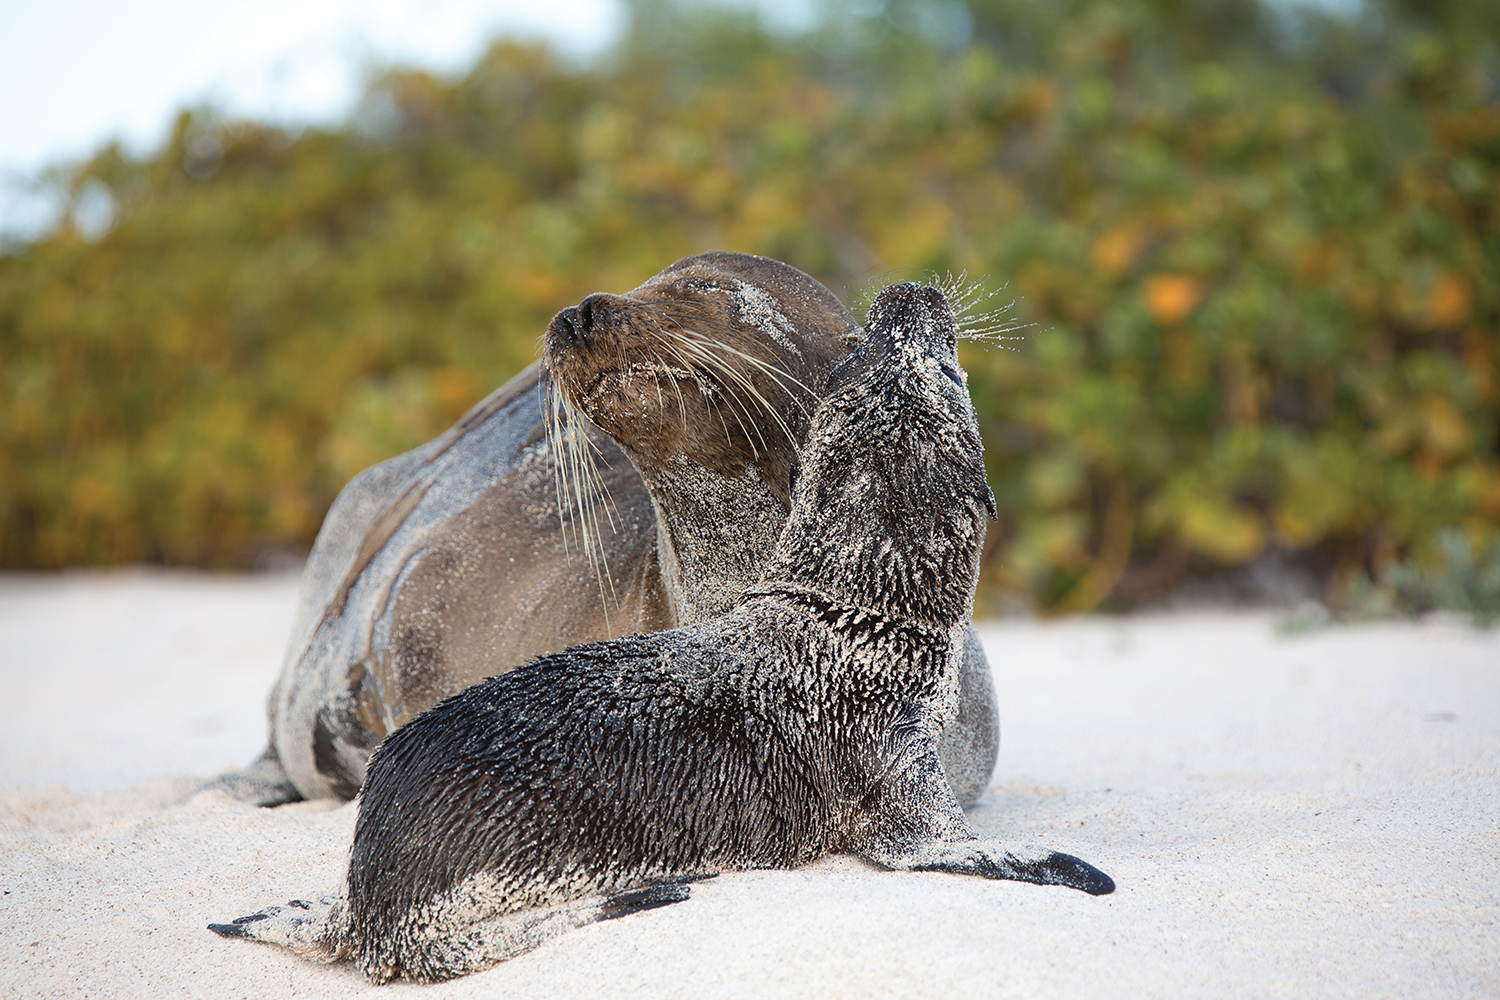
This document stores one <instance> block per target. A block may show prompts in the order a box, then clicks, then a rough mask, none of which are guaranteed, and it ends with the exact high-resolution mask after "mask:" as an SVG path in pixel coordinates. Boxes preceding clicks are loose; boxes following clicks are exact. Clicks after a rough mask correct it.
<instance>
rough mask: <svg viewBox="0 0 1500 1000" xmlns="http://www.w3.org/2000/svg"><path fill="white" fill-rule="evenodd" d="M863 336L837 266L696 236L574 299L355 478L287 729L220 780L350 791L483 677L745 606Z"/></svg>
mask: <svg viewBox="0 0 1500 1000" xmlns="http://www.w3.org/2000/svg"><path fill="white" fill-rule="evenodd" d="M858 337H859V329H858V325H857V324H856V323H855V322H854V320H853V318H852V317H851V316H850V315H849V313H848V311H847V310H846V309H845V308H844V307H843V305H841V304H840V303H839V301H838V299H837V298H835V297H834V295H833V294H832V293H830V292H829V291H828V290H827V289H826V288H825V287H824V286H823V285H821V284H819V283H818V282H817V281H815V280H814V279H812V278H811V277H809V276H808V275H806V274H804V273H802V272H801V271H798V270H797V269H795V268H792V267H789V266H787V265H785V264H782V263H779V262H777V261H773V260H769V259H766V258H764V257H755V256H750V255H747V254H733V253H707V254H702V255H700V256H696V257H689V258H686V259H684V260H680V261H678V262H677V263H675V264H673V265H671V266H670V267H668V268H666V269H665V270H664V271H662V272H661V273H660V274H657V275H656V276H654V277H652V278H651V279H650V280H648V281H646V282H645V283H644V284H642V285H641V286H640V287H638V288H636V289H634V290H633V291H630V292H628V293H626V294H624V295H610V294H605V293H599V294H595V295H590V296H589V297H587V298H586V299H584V300H583V302H581V303H580V304H579V305H578V306H576V307H573V308H570V309H565V310H563V311H562V312H561V313H559V314H558V315H557V316H556V317H555V318H554V319H553V320H552V323H551V324H550V325H549V327H548V330H547V335H546V340H545V354H544V362H543V364H541V365H533V366H532V367H531V368H528V369H527V370H526V371H524V372H522V373H521V374H520V375H517V376H516V377H515V378H514V379H512V380H511V381H510V382H508V383H507V384H506V385H505V386H503V387H501V388H500V389H499V390H497V391H496V392H495V393H493V394H492V395H490V396H489V397H488V398H487V399H485V400H483V401H482V402H480V403H479V404H478V405H477V406H475V407H474V408H473V409H472V410H470V412H469V413H468V414H467V415H465V416H464V417H463V418H462V419H461V420H460V421H459V422H458V423H457V424H456V425H455V426H454V427H453V428H452V429H450V430H449V431H448V432H446V433H445V434H443V435H442V436H440V437H438V438H437V439H435V440H433V441H431V442H429V443H427V444H425V445H423V446H422V447H420V448H418V449H416V450H414V451H411V452H408V453H407V454H405V455H401V456H399V457H397V458H393V459H391V460H389V461H387V462H382V463H381V464H379V465H376V466H374V467H372V468H370V469H368V470H366V471H365V472H363V473H361V474H360V475H359V476H357V477H355V479H354V480H353V481H351V482H350V483H349V484H348V486H346V487H345V488H344V490H343V491H342V492H341V493H340V495H339V497H338V499H337V501H335V503H334V505H333V507H332V509H331V510H330V511H329V513H328V516H327V518H326V519H325V521H324V524H323V528H322V530H321V531H320V532H319V534H318V538H317V541H316V543H315V544H314V546H313V550H312V553H311V555H310V556H309V559H308V563H307V569H306V570H305V573H304V576H303V583H302V594H301V598H300V601H299V607H298V612H297V618H296V621H295V624H294V626H293V629H292V634H291V637H290V639H289V641H288V645H287V653H286V659H285V662H284V664H283V668H282V672H281V676H280V678H279V679H278V681H277V683H276V685H275V687H274V689H273V690H272V692H271V696H270V699H269V705H268V715H269V730H270V741H269V746H268V748H267V749H266V751H265V752H264V753H263V754H262V755H261V757H260V758H259V759H258V760H257V761H256V762H255V763H254V764H252V765H251V766H250V767H249V768H248V769H246V770H245V771H243V772H240V773H237V774H233V775H227V776H225V777H223V778H220V779H217V781H216V782H215V783H214V784H216V785H218V786H219V787H222V788H224V789H226V790H227V791H229V792H230V793H231V794H234V795H236V796H237V797H239V798H242V799H246V800H248V801H253V802H258V803H261V804H264V805H273V804H276V803H279V802H285V801H292V800H295V799H299V798H317V797H324V796H336V797H340V798H350V797H352V796H353V795H354V794H355V792H357V791H358V789H359V786H360V782H361V780H362V779H363V776H364V772H365V765H366V761H367V758H368V756H369V753H370V750H371V749H372V748H373V747H374V746H375V745H376V744H377V743H378V742H379V741H380V740H381V739H383V738H384V737H385V736H387V735H388V734H389V733H391V732H393V731H394V730H395V729H396V728H397V727H398V726H400V725H401V724H403V723H404V722H406V721H407V720H409V719H411V718H413V717H414V716H416V715H417V714H418V713H420V712H422V711H423V710H425V709H427V708H430V707H431V706H433V705H435V704H437V703H438V702H439V701H440V700H442V699H443V698H445V697H448V696H449V695H452V694H456V693H457V692H459V691H461V690H463V689H464V688H466V687H468V686H469V685H470V684H473V683H475V682H477V681H479V680H481V679H483V678H485V677H488V676H490V675H492V674H496V673H499V672H501V671H503V670H506V669H509V668H510V667H512V666H514V665H516V664H519V663H524V662H526V661H527V660H529V659H531V658H532V657H534V656H537V655H540V654H543V653H548V652H555V651H557V650H560V649H564V648H566V647H568V646H571V645H574V644H576V643H580V642H586V641H590V640H594V639H602V638H608V637H610V636H618V635H623V634H628V633H631V632H650V631H655V630H659V629H664V628H670V627H672V626H675V625H677V624H680V623H690V622H694V621H700V620H702V619H703V618H705V617H707V616H710V615H713V614H718V613H721V612H723V611H724V610H726V609H728V608H729V607H731V606H732V605H733V604H734V602H735V600H736V599H737V598H738V596H739V595H740V593H741V592H743V590H744V589H745V588H746V587H747V586H749V585H751V584H752V583H754V582H755V580H756V578H757V577H758V576H759V573H760V570H761V568H762V567H763V566H764V564H765V561H766V559H767V558H768V557H769V555H770V552H771V549H772V547H773V545H774V543H775V540H776V537H777V534H778V533H779V532H780V530H781V527H782V524H783V523H784V522H785V519H786V510H787V507H786V504H787V499H788V496H789V485H790V482H791V478H792V476H793V474H794V472H795V467H796V461H797V446H798V445H799V444H800V442H801V440H802V437H803V436H804V435H805V433H806V429H807V421H808V412H809V411H810V410H811V409H812V407H813V406H814V405H815V402H816V397H817V396H818V395H819V394H820V393H821V392H822V389H823V385H824V382H825V381H826V379H827V376H828V371H829V370H830V369H831V367H832V366H833V365H834V364H835V363H836V362H838V361H840V360H842V359H843V358H844V357H845V356H846V355H847V354H848V351H849V349H850V347H851V346H852V345H853V344H854V343H855V342H856V341H857V340H858ZM580 414H582V416H580ZM585 418H586V419H585ZM549 428H550V433H549ZM601 428H602V430H601ZM590 476H593V477H595V478H594V479H593V480H592V481H591V480H590ZM559 483H561V484H562V487H563V488H562V489H559ZM606 494H607V497H608V499H607V500H605V499H603V497H604V495H606ZM966 642H967V647H966V653H965V669H964V671H963V674H962V686H963V696H962V698H961V701H960V711H959V715H958V718H957V720H956V721H955V722H954V724H953V725H952V726H951V727H950V730H949V732H948V734H947V735H946V736H945V743H944V748H945V749H944V764H945V766H946V768H947V773H948V776H949V779H950V781H952V783H953V785H954V789H955V793H956V794H957V795H958V797H959V801H961V802H964V803H966V804H967V803H969V802H972V801H973V800H974V799H976V798H977V797H978V796H979V795H980V794H981V793H982V792H983V791H984V788H985V787H986V785H987V784H988V783H989V777H990V772H991V770H992V768H993V766H994V762H995V753H996V749H997V746H998V742H999V728H998V718H997V714H996V709H995V697H994V691H993V688H992V686H991V680H990V672H989V666H988V663H987V662H986V660H985V657H984V652H983V650H982V648H981V647H980V645H979V642H978V639H977V637H976V636H974V635H973V634H972V632H971V633H970V634H969V636H968V637H967V640H966Z"/></svg>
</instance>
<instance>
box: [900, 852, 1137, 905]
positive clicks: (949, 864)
mask: <svg viewBox="0 0 1500 1000" xmlns="http://www.w3.org/2000/svg"><path fill="white" fill-rule="evenodd" d="M902 860H903V861H904V862H905V863H904V864H902V865H900V867H901V868H902V869H904V870H906V871H914V872H949V873H951V874H954V875H978V876H979V877H981V878H996V879H1012V880H1014V881H1017V882H1032V883H1034V884H1036V885H1065V886H1067V887H1068V888H1070V889H1080V890H1082V891H1083V892H1086V893H1088V894H1089V895H1090V896H1107V895H1109V894H1110V893H1112V892H1114V891H1115V882H1114V879H1112V878H1110V877H1109V876H1108V875H1106V874H1104V873H1103V872H1102V871H1100V870H1099V869H1097V868H1095V867H1094V866H1093V865H1091V864H1089V863H1088V862H1087V861H1084V860H1082V859H1080V858H1075V857H1073V855H1071V854H1063V853H1062V852H1060V851H1053V850H1050V849H1048V848H1045V847H1033V846H1031V845H1029V844H1006V843H1001V842H1000V841H997V840H966V841H959V842H958V843H932V844H925V845H923V846H922V847H921V848H920V849H918V850H916V851H914V852H912V854H910V855H909V856H907V857H905V858H903V859H902ZM892 867H895V866H892Z"/></svg>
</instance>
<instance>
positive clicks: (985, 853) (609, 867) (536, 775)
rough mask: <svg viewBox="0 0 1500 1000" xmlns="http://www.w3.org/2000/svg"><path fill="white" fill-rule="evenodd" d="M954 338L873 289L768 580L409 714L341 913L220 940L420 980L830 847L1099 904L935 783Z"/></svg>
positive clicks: (959, 478)
mask: <svg viewBox="0 0 1500 1000" xmlns="http://www.w3.org/2000/svg"><path fill="white" fill-rule="evenodd" d="M955 336H956V327H955V321H954V317H953V314H952V312H951V310H950V309H949V307H948V305H947V303H946V301H945V300H944V298H943V296H942V295H941V293H939V292H938V291H936V290H934V289H931V288H924V287H919V286H916V285H900V286H895V287H892V288H889V289H886V290H885V291H884V292H882V293H881V295H880V297H879V298H878V299H877V300H876V302H875V304H874V306H873V307H872V309H871V312H870V319H869V323H868V328H867V334H866V338H865V340H864V342H863V343H862V344H861V346H860V347H859V349H858V350H857V351H856V352H855V353H854V355H853V356H852V357H851V358H850V359H849V360H848V361H846V362H845V363H844V364H842V365H841V366H839V368H838V369H836V370H835V371H834V372H833V374H832V376H831V377H830V380H829V388H828V393H827V395H826V396H825V398H824V400H823V402H822V405H821V406H820V408H819V409H818V412H817V415H816V416H815V418H814V419H813V421H812V427H811V429H810V431H809V433H808V444H807V448H806V449H805V451H804V454H803V460H802V464H801V468H800V474H799V476H798V477H797V480H796V482H795V486H794V489H793V492H792V503H791V507H792V509H791V515H790V518H789V520H788V521H787V525H786V528H785V530H784V531H783V533H782V535H781V538H780V540H779V542H778V544H777V547H776V550H775V554H774V556H773V558H772V560H771V563H770V566H769V568H768V569H767V570H766V572H765V574H764V576H763V577H762V579H761V581H760V582H759V583H757V584H756V585H755V586H753V587H751V588H750V589H749V590H748V591H747V593H746V595H745V596H744V597H743V598H742V599H741V600H740V601H739V602H738V603H737V604H736V605H735V607H734V608H733V609H732V610H731V611H730V612H729V613H728V614H725V615H722V616H719V617H715V618H712V619H708V620H706V621H703V622H700V623H699V624H696V625H690V626H685V627H682V628H679V629H676V630H674V631H670V632H663V633H656V634H651V635H640V636H631V637H627V638H624V639H619V640H614V641H611V642H604V643H596V644H592V645H588V646H581V647H576V648H574V649H570V650H567V651H565V652H563V653H560V654H556V655H552V656H547V657H542V658H540V659H537V660H535V661H532V662H531V663H528V664H526V665H524V666H522V667H520V668H517V669H516V670H513V671H510V672H508V673H506V674H503V675H501V676H498V677H495V678H492V679H490V680H488V681H485V682H484V683H482V684H478V685H475V686H474V687H472V688H470V689H468V690H467V691H465V692H463V693H462V694H460V695H458V696H457V697H454V698H451V699H449V700H447V701H445V702H443V703H442V704H441V705H439V706H437V707H436V708H435V709H433V710H432V711H429V712H427V713H425V714H423V715H422V716H420V717H419V718H417V719H416V720H414V721H413V722H411V723H409V724H408V725H406V726H404V727H403V728H401V729H400V730H398V731H397V732H396V733H394V734H393V735H392V736H390V737H389V738H388V739H387V740H386V741H385V742H384V743H382V744H381V746H380V748H379V749H378V750H377V751H376V753H375V755H374V757H373V758H372V760H371V764H370V769H369V771H368V774H367V776H366V780H365V786H364V789H363V791H362V798H361V804H360V815H359V821H358V823H357V825H356V829H355V834H354V844H353V848H352V851H351V856H350V864H349V872H348V880H347V885H346V892H345V897H344V898H343V899H333V900H331V901H328V902H327V903H320V904H318V906H319V907H326V909H321V910H319V911H318V914H317V916H316V917H312V918H311V922H309V920H310V914H312V912H313V909H314V908H313V905H312V904H310V903H309V904H305V905H304V904H294V905H293V906H292V907H290V908H282V909H280V910H278V911H277V912H275V913H272V912H270V911H267V912H266V913H265V914H257V915H252V917H250V918H242V920H241V921H239V922H236V923H235V924H233V925H227V926H225V925H220V926H218V927H216V928H215V929H217V930H219V931H220V932H221V933H226V934H230V935H233V936H243V937H250V938H253V939H257V940H266V941H272V942H275V943H280V944H285V945H288V946H291V947H294V948H295V949H296V950H299V951H304V952H308V951H311V952H316V953H320V954H321V955H322V956H323V957H343V956H346V955H347V956H349V957H352V958H353V959H354V960H355V961H356V962H357V963H358V964H359V965H360V967H361V968H363V969H364V971H365V972H366V973H367V974H369V975H370V976H371V977H372V978H375V979H378V980H384V979H389V978H393V977H396V976H406V977H409V978H413V979H419V980H435V979H444V978H449V977H452V976H455V975H460V974H463V973H466V972H471V971H474V970H477V969H481V968H484V967H486V966H488V965H492V964H494V963H495V962H497V961H501V960H503V959H505V958H509V957H511V956H513V955H515V954H519V953H521V952H523V951H526V950H528V949H530V948H532V947H535V946H536V945H537V944H539V943H540V942H541V941H543V940H546V939H547V938H549V937H552V936H554V935H556V934H557V933H560V932H562V931H564V930H567V929H569V928H571V927H576V926H579V925H580V924H583V923H588V922H592V921H593V920H598V919H603V918H605V917H608V916H612V915H616V913H619V912H631V911H634V910H637V909H644V908H650V907H652V906H656V905H662V904H664V903H668V902H673V901H676V900H678V899H682V898H686V896H687V891H686V886H685V885H684V883H686V882H688V881H691V880H693V879H697V878H701V877H704V876H706V875H709V874H712V873H715V872H718V871H721V870H727V869H743V868H760V867H790V866H796V865H800V864H805V863H807V862H809V861H812V860H814V859H816V858H818V857H821V856H823V855H825V854H828V853H830V852H834V851H853V852H855V853H858V854H860V855H862V856H864V857H865V858H867V859H868V860H871V861H874V862H876V863H878V864H881V865H883V866H886V867H889V868H900V869H909V870H936V871H945V872H954V873H960V874H973V875H981V876H984V877H987V878H1005V879H1017V880H1021V881H1028V882H1038V883H1044V884H1062V885H1069V886H1073V887H1075V888H1079V889H1083V890H1085V891H1087V892H1090V893H1094V894H1100V893H1107V892H1110V891H1112V890H1113V888H1114V885H1113V883H1112V882H1111V881H1110V879H1109V878H1108V876H1106V875H1104V874H1103V873H1102V872H1099V871H1098V870H1097V869H1095V868H1093V867H1092V866H1090V865H1088V864H1086V863H1084V862H1082V861H1080V860H1078V859H1077V858H1074V857H1071V856H1069V855H1065V854H1059V853H1056V852H1052V851H1049V850H1045V849H1038V848H1031V847H1023V846H1020V845H1015V844H1007V843H997V842H987V841H980V840H978V839H977V838H975V836H974V835H973V833H972V832H971V831H970V829H969V827H968V824H967V822H966V821H965V819H964V816H963V813H962V811H961V810H960V808H959V805H958V802H957V800H956V799H955V797H954V794H953V792H952V790H951V788H950V787H949V784H948V782H947V780H946V778H945V776H944V772H943V768H942V764H941V761H940V757H939V742H940V739H941V736H942V733H943V731H944V729H945V727H946V726H947V724H948V723H949V721H950V720H951V719H952V718H953V717H954V715H955V713H956V711H957V707H958V692H959V674H960V666H961V662H962V658H963V656H964V647H965V637H966V634H967V632H968V630H969V626H970V615H971V609H972V602H973V596H974V587H975V584H976V582H977V578H978V568H979V555H980V550H981V547H982V544H983V540H984V530H985V523H986V518H987V516H993V513H994V499H993V497H992V496H991V495H990V491H989V487H988V485H987V484H986V481H985V477H984V464H983V454H982V445H981V442H980V439H979V433H978V428H977V426H976V423H975V419H974V414H973V408H972V406H971V405H970V402H969V398H968V392H967V389H966V388H965V385H964V376H963V374H962V371H961V370H960V369H959V367H958V362H957V359H956V356H955V353H954V348H955ZM289 921H291V922H295V928H293V929H291V930H288V929H287V924H288V922H289Z"/></svg>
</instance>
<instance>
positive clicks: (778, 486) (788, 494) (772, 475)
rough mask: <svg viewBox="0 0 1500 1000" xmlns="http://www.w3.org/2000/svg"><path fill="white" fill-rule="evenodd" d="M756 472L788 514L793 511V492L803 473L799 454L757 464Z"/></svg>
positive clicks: (777, 457) (792, 453)
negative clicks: (798, 477) (798, 478)
mask: <svg viewBox="0 0 1500 1000" xmlns="http://www.w3.org/2000/svg"><path fill="white" fill-rule="evenodd" d="M754 468H755V471H756V472H758V473H760V478H761V481H762V482H763V483H765V484H766V489H768V490H770V491H771V495H772V496H773V497H775V498H776V499H777V500H778V501H780V503H781V506H782V508H783V509H784V510H786V511H787V513H791V510H792V490H793V489H795V488H796V486H797V476H798V475H799V474H800V473H801V471H802V463H801V462H800V461H798V459H797V453H796V452H795V451H793V452H791V453H790V454H788V455H785V456H780V455H778V456H776V457H775V458H773V459H771V460H769V461H762V462H756V463H755V466H754Z"/></svg>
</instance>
